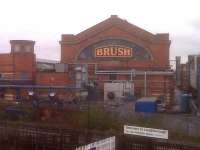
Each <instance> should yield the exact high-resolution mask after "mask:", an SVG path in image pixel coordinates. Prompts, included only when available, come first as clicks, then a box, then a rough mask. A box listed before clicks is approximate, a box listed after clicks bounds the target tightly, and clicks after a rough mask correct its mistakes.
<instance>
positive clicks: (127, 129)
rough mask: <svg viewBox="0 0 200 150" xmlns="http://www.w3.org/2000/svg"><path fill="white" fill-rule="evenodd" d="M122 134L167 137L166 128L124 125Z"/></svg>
mask: <svg viewBox="0 0 200 150" xmlns="http://www.w3.org/2000/svg"><path fill="white" fill-rule="evenodd" d="M124 134H132V135H139V136H146V137H153V138H161V139H168V130H161V129H153V128H144V127H137V126H127V125H124Z"/></svg>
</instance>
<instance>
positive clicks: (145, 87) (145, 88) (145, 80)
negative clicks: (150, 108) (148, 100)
mask: <svg viewBox="0 0 200 150" xmlns="http://www.w3.org/2000/svg"><path fill="white" fill-rule="evenodd" d="M144 96H145V97H146V96H147V73H146V72H144Z"/></svg>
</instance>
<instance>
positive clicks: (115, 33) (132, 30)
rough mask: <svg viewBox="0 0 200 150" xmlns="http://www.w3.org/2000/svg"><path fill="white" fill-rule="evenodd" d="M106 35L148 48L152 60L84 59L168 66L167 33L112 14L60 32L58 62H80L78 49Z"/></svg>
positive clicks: (143, 66)
mask: <svg viewBox="0 0 200 150" xmlns="http://www.w3.org/2000/svg"><path fill="white" fill-rule="evenodd" d="M109 38H119V39H123V40H127V41H130V42H133V43H135V44H137V45H140V46H142V47H144V48H145V49H147V50H149V52H150V53H151V54H152V60H148V61H139V60H137V61H136V60H132V61H128V62H127V61H120V60H119V61H96V60H95V59H94V60H90V61H85V62H87V63H88V62H93V63H98V64H99V65H100V66H101V65H103V66H104V67H106V66H107V67H112V68H113V67H115V66H117V67H119V66H121V67H122V68H123V69H125V68H124V67H127V68H133V67H134V68H136V69H145V70H147V69H148V70H152V69H154V70H160V69H167V68H169V47H170V40H169V34H155V35H154V34H151V33H149V32H147V31H145V30H143V29H140V28H139V27H136V26H135V25H132V24H130V23H128V22H127V21H125V20H121V19H119V18H118V17H116V16H112V17H111V18H109V19H107V20H105V21H103V22H101V23H99V24H97V25H95V26H93V27H92V28H90V29H88V30H86V31H83V32H81V33H79V34H77V35H67V34H64V35H62V40H61V42H60V43H61V62H62V63H74V62H76V63H77V62H83V61H79V60H77V57H78V55H79V54H80V52H81V51H82V50H83V49H84V48H86V47H87V46H89V45H92V44H93V43H96V42H98V41H102V40H106V39H109Z"/></svg>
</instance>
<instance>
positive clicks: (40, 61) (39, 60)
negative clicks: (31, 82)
mask: <svg viewBox="0 0 200 150" xmlns="http://www.w3.org/2000/svg"><path fill="white" fill-rule="evenodd" d="M36 62H37V63H50V64H56V63H59V62H60V61H58V60H52V59H42V58H37V60H36Z"/></svg>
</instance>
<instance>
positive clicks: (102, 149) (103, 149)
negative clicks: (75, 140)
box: [76, 136, 115, 150]
mask: <svg viewBox="0 0 200 150" xmlns="http://www.w3.org/2000/svg"><path fill="white" fill-rule="evenodd" d="M76 150H115V136H113V137H109V138H106V139H103V140H100V141H97V142H94V143H90V144H88V145H85V146H81V147H78V148H76Z"/></svg>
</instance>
